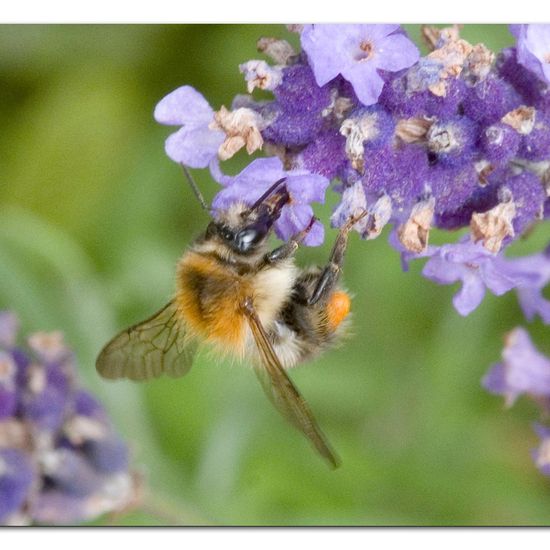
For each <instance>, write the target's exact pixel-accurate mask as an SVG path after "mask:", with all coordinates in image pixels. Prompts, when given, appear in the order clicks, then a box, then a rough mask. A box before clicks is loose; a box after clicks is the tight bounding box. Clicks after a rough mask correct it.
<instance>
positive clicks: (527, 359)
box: [482, 327, 550, 406]
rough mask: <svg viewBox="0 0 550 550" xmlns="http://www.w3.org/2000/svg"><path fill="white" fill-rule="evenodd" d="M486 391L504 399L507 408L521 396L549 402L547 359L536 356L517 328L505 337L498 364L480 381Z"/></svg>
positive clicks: (524, 333)
mask: <svg viewBox="0 0 550 550" xmlns="http://www.w3.org/2000/svg"><path fill="white" fill-rule="evenodd" d="M482 383H483V386H484V387H485V389H486V390H488V391H489V392H491V393H495V394H497V395H502V396H504V398H505V400H506V404H507V405H508V406H511V405H512V404H513V403H514V402H515V401H516V399H517V398H518V397H519V396H520V395H523V394H528V395H530V396H532V397H534V398H536V399H542V400H546V399H548V398H550V359H549V358H548V357H546V356H545V355H543V354H542V353H540V352H539V351H538V350H537V349H536V348H535V346H534V345H533V343H532V342H531V339H530V338H529V334H528V333H527V331H526V330H525V329H523V328H521V327H517V328H515V329H514V330H512V331H511V332H510V333H508V334H507V336H506V341H505V346H504V349H503V351H502V362H500V363H497V364H495V365H493V366H492V367H491V370H490V371H489V372H488V373H487V375H486V376H485V378H484V379H483V382H482Z"/></svg>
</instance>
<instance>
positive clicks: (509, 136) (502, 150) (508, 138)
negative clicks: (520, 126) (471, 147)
mask: <svg viewBox="0 0 550 550" xmlns="http://www.w3.org/2000/svg"><path fill="white" fill-rule="evenodd" d="M520 141H521V135H520V134H519V133H518V132H516V130H514V129H513V128H512V127H511V126H509V125H508V124H504V123H503V122H497V123H496V124H492V125H491V126H487V127H486V128H485V129H484V130H483V131H482V132H481V133H480V140H479V145H480V149H481V153H482V155H483V158H484V159H486V160H487V161H488V162H489V163H490V164H491V165H492V166H493V167H502V166H506V165H507V164H508V162H509V161H510V160H512V159H513V158H514V157H515V156H516V154H517V152H518V148H519V144H520Z"/></svg>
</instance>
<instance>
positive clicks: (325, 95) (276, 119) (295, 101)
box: [261, 64, 331, 147]
mask: <svg viewBox="0 0 550 550" xmlns="http://www.w3.org/2000/svg"><path fill="white" fill-rule="evenodd" d="M273 94H274V96H275V101H273V102H272V103H269V104H268V105H267V106H266V107H264V108H263V109H261V114H262V117H263V119H264V120H266V121H270V122H269V124H268V125H267V127H266V128H265V130H264V131H263V133H262V135H263V138H264V139H265V140H266V141H271V142H275V143H280V144H282V145H285V146H287V147H296V146H300V145H306V144H308V143H310V142H314V141H315V139H316V137H317V135H318V134H319V132H320V131H321V130H322V129H323V126H324V122H325V121H324V118H323V111H324V110H325V109H326V108H328V106H329V105H330V102H331V93H330V89H329V87H328V86H324V87H322V88H320V87H319V86H317V84H316V82H315V78H314V76H313V73H312V71H311V68H310V67H309V66H308V65H302V64H296V65H292V66H290V67H286V68H285V69H284V70H283V78H282V82H281V83H280V84H279V85H278V86H277V87H276V88H275V89H274V90H273Z"/></svg>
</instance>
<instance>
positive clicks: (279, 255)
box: [263, 216, 317, 265]
mask: <svg viewBox="0 0 550 550" xmlns="http://www.w3.org/2000/svg"><path fill="white" fill-rule="evenodd" d="M316 220H317V218H316V217H315V216H312V218H311V221H310V222H309V224H308V225H307V227H306V228H305V229H302V231H300V232H299V233H298V234H296V235H294V237H292V238H291V239H290V240H289V241H288V242H286V243H285V244H283V245H281V246H279V247H277V248H275V249H274V250H272V251H271V252H268V253H267V254H266V255H265V256H264V261H263V263H264V265H272V264H275V263H277V262H280V261H282V260H286V259H287V258H291V257H292V256H294V254H295V253H296V250H298V246H299V245H300V243H301V242H302V241H303V240H304V239H305V238H306V236H307V234H308V233H309V232H310V231H311V228H312V227H313V224H314V223H315V221H316Z"/></svg>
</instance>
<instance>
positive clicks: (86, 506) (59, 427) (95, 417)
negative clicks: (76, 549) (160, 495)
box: [0, 312, 135, 524]
mask: <svg viewBox="0 0 550 550" xmlns="http://www.w3.org/2000/svg"><path fill="white" fill-rule="evenodd" d="M17 325H18V323H17V320H16V318H15V316H14V315H13V314H11V313H9V312H0V339H1V341H0V524H31V523H42V524H69V523H77V522H82V521H88V520H91V519H94V518H96V517H98V516H99V515H101V514H103V513H105V512H110V511H116V510H121V509H123V508H124V507H125V506H127V505H128V504H129V503H130V502H131V501H132V499H133V498H134V493H135V484H134V478H133V475H132V473H131V472H130V471H129V460H128V449H127V446H126V445H125V443H124V442H123V441H122V440H121V439H120V438H119V437H118V435H117V434H116V432H115V430H114V427H113V425H112V424H111V422H110V420H109V417H108V415H107V413H106V411H105V409H104V408H103V407H102V406H101V404H100V403H99V401H97V399H95V398H94V397H93V396H92V395H91V394H89V393H88V392H86V391H85V390H82V389H79V388H78V387H77V381H76V371H75V363H74V356H73V354H72V352H71V350H70V349H69V348H68V347H67V346H66V345H65V343H64V341H63V337H62V335H61V333H59V332H54V333H41V332H40V333H35V334H32V335H31V336H30V337H29V338H28V349H22V348H20V347H17V346H16V329H17Z"/></svg>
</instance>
